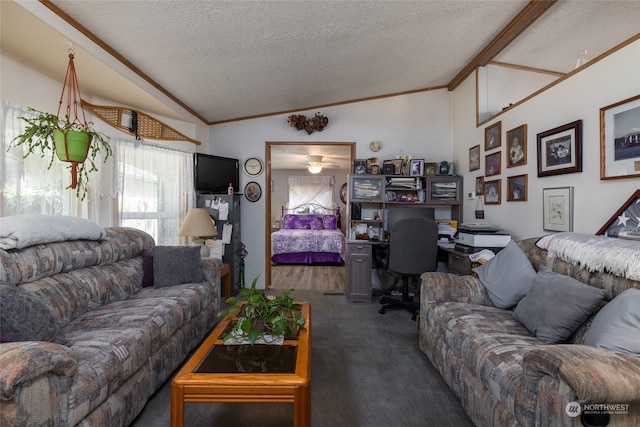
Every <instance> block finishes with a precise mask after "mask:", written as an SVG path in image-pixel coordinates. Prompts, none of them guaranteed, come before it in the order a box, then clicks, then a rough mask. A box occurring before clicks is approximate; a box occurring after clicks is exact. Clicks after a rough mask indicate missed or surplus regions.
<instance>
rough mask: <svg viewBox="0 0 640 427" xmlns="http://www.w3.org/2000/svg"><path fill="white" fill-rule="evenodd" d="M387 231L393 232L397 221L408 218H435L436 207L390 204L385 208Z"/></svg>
mask: <svg viewBox="0 0 640 427" xmlns="http://www.w3.org/2000/svg"><path fill="white" fill-rule="evenodd" d="M385 215H386V217H387V218H386V224H387V231H389V232H391V230H393V226H394V225H395V223H396V222H398V221H400V220H401V219H406V218H427V219H430V220H435V216H436V212H435V209H434V208H428V207H425V206H389V205H387V209H386V210H385Z"/></svg>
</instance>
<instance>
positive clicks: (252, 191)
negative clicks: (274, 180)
mask: <svg viewBox="0 0 640 427" xmlns="http://www.w3.org/2000/svg"><path fill="white" fill-rule="evenodd" d="M260 196H262V187H260V184H258V183H257V182H255V181H251V182H250V183H248V184H247V185H245V186H244V197H246V198H247V200H248V201H250V202H257V201H258V200H260Z"/></svg>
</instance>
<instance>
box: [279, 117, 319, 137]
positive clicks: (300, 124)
mask: <svg viewBox="0 0 640 427" xmlns="http://www.w3.org/2000/svg"><path fill="white" fill-rule="evenodd" d="M287 122H288V123H289V124H290V125H291V126H293V127H294V128H296V129H298V130H302V129H304V130H305V131H307V134H309V135H311V134H312V133H313V131H314V130H317V131H318V132H322V130H323V129H324V128H325V127H327V125H328V124H329V119H328V118H327V117H325V116H323V115H322V114H320V113H316V115H315V116H313V117H311V118H309V119H308V118H307V116H304V115H302V114H292V115H290V116H289V119H288V120H287Z"/></svg>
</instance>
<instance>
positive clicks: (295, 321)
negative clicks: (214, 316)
mask: <svg viewBox="0 0 640 427" xmlns="http://www.w3.org/2000/svg"><path fill="white" fill-rule="evenodd" d="M258 277H260V276H258ZM258 277H256V278H255V279H254V280H253V282H252V283H251V287H250V288H241V289H240V290H239V291H238V296H237V297H230V298H228V299H227V300H226V303H227V304H228V305H229V307H228V308H226V309H224V310H221V311H220V312H219V313H218V317H222V316H226V315H228V314H231V315H233V318H232V322H231V324H232V329H231V331H230V332H229V333H228V334H227V335H226V336H225V337H224V338H223V339H224V340H225V341H228V340H231V341H234V342H248V343H249V344H251V345H253V344H255V343H256V342H264V343H266V344H269V343H275V342H277V341H278V340H279V339H281V338H282V337H284V338H292V337H295V336H296V335H297V333H298V331H299V329H300V328H303V327H304V326H305V324H306V320H305V318H304V317H303V316H302V312H301V306H300V304H296V303H295V302H294V300H293V298H292V297H291V296H290V293H291V291H283V292H282V293H280V294H279V295H275V296H267V295H266V294H265V293H264V290H263V289H256V283H257V282H258Z"/></svg>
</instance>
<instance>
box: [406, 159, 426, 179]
mask: <svg viewBox="0 0 640 427" xmlns="http://www.w3.org/2000/svg"><path fill="white" fill-rule="evenodd" d="M423 174H424V159H411V160H410V169H409V175H411V176H422V175H423Z"/></svg>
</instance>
